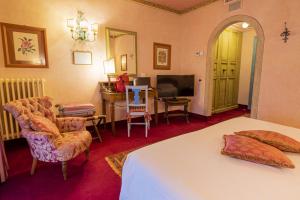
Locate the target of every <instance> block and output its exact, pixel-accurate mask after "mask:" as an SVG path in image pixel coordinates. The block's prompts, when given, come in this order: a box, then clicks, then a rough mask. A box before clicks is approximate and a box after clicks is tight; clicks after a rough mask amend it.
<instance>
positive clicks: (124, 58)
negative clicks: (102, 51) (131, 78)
mask: <svg viewBox="0 0 300 200" xmlns="http://www.w3.org/2000/svg"><path fill="white" fill-rule="evenodd" d="M121 71H127V54H123V55H121Z"/></svg>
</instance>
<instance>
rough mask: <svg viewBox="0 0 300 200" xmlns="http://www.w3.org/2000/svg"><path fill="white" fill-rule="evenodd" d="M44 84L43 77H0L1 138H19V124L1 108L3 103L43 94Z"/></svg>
mask: <svg viewBox="0 0 300 200" xmlns="http://www.w3.org/2000/svg"><path fill="white" fill-rule="evenodd" d="M44 86H45V80H44V79H0V120H1V123H0V124H1V127H0V128H1V129H0V134H1V136H2V139H3V140H12V139H16V138H20V134H19V132H20V130H19V125H18V124H17V122H16V121H15V120H14V118H13V116H12V115H11V114H9V113H8V112H6V111H5V110H3V105H4V104H5V103H7V102H10V101H13V100H17V99H23V98H29V97H41V96H44V95H45V89H44Z"/></svg>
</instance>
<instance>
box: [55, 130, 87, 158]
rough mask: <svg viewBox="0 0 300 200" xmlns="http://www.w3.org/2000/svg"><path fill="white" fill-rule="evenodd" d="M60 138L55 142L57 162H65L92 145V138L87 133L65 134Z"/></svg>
mask: <svg viewBox="0 0 300 200" xmlns="http://www.w3.org/2000/svg"><path fill="white" fill-rule="evenodd" d="M62 136H63V137H61V138H59V139H57V140H55V146H56V147H57V150H56V152H57V160H58V161H67V160H70V159H72V158H74V157H76V156H77V155H78V154H80V153H82V152H83V151H85V150H86V149H88V148H89V146H90V144H91V143H92V136H91V134H90V133H89V132H88V131H74V132H67V133H63V134H62Z"/></svg>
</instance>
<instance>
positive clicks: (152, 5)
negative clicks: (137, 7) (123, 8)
mask: <svg viewBox="0 0 300 200" xmlns="http://www.w3.org/2000/svg"><path fill="white" fill-rule="evenodd" d="M131 1H135V2H137V3H141V4H144V5H147V6H151V7H155V8H159V9H162V10H166V11H169V12H173V13H176V14H179V15H181V14H185V13H188V12H190V11H192V10H196V9H198V8H200V7H203V6H206V5H209V4H211V3H214V2H216V1H218V0H206V1H204V2H201V3H198V4H196V5H194V6H192V7H189V8H186V9H183V10H176V9H173V8H170V7H168V6H164V5H161V4H158V3H153V2H149V1H147V0H131Z"/></svg>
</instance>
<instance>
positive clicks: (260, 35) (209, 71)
mask: <svg viewBox="0 0 300 200" xmlns="http://www.w3.org/2000/svg"><path fill="white" fill-rule="evenodd" d="M238 22H247V23H249V24H251V26H252V27H253V28H254V29H255V31H256V34H257V51H256V63H255V71H254V83H253V96H252V109H251V117H252V118H257V113H258V100H259V90H260V81H261V72H262V61H263V51H264V41H265V36H264V31H263V29H262V27H261V25H260V23H259V22H258V21H257V20H256V19H255V18H253V17H251V16H247V15H235V16H231V17H229V18H227V19H225V20H224V21H222V22H221V23H219V24H218V26H217V27H216V28H215V29H214V30H213V32H212V33H211V35H210V37H209V40H208V46H207V60H206V79H205V83H206V84H205V96H204V114H205V115H206V116H211V115H212V103H213V102H212V100H213V48H214V45H215V43H216V41H217V39H218V37H219V35H220V34H221V33H222V32H223V31H224V29H226V28H227V27H228V26H230V25H232V24H235V23H238Z"/></svg>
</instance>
